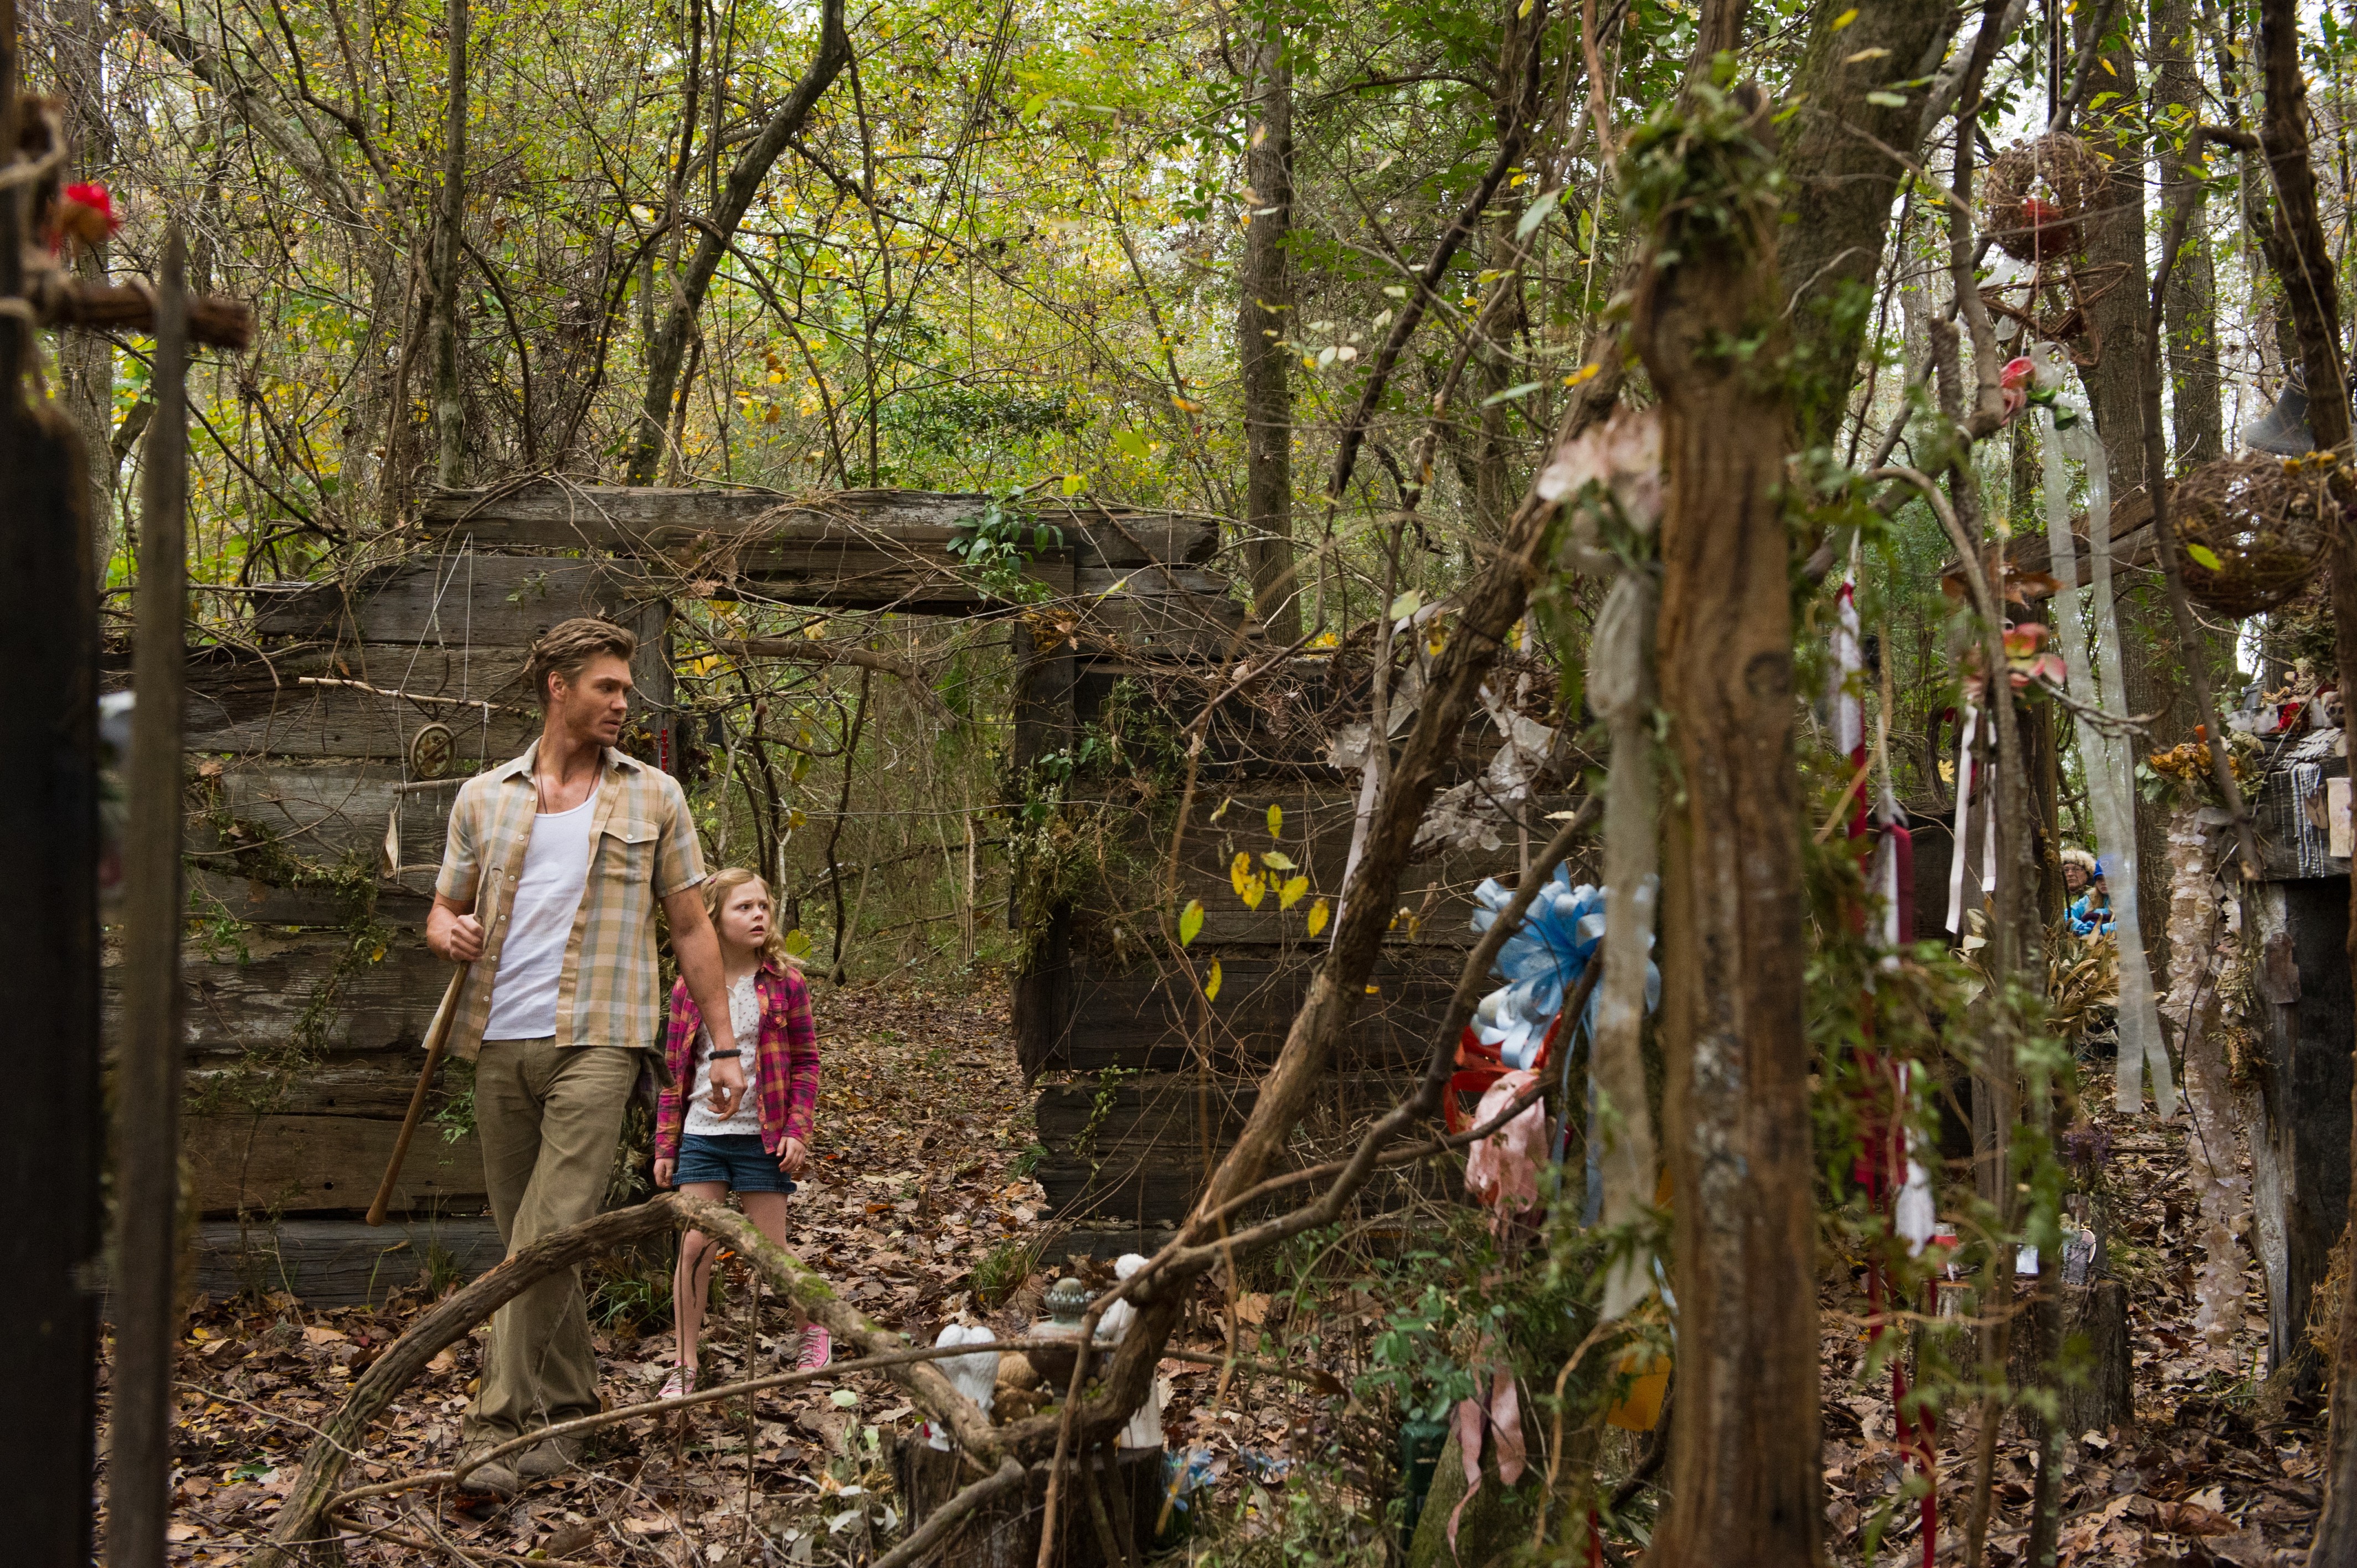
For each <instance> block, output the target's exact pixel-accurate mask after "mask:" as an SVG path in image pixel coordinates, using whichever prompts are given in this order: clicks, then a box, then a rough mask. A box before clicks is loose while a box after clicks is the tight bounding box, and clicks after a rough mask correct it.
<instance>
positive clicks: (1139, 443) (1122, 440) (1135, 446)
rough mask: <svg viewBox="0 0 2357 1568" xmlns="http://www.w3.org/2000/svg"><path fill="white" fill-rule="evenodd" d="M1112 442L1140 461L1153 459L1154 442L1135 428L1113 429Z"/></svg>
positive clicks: (1147, 461)
mask: <svg viewBox="0 0 2357 1568" xmlns="http://www.w3.org/2000/svg"><path fill="white" fill-rule="evenodd" d="M1113 444H1114V446H1117V447H1119V448H1120V449H1121V450H1123V451H1124V452H1126V453H1128V454H1129V455H1130V456H1133V457H1135V458H1136V459H1137V460H1138V461H1139V462H1141V463H1151V462H1152V461H1154V444H1153V443H1152V442H1150V441H1148V440H1146V437H1145V436H1143V435H1139V434H1138V433H1137V432H1136V431H1135V430H1116V431H1114V433H1113Z"/></svg>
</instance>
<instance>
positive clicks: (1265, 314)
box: [1236, 20, 1301, 646]
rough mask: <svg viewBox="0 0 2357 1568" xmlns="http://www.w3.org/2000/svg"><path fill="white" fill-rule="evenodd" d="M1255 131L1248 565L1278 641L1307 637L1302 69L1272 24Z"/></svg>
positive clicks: (1242, 336) (1247, 179) (1244, 306)
mask: <svg viewBox="0 0 2357 1568" xmlns="http://www.w3.org/2000/svg"><path fill="white" fill-rule="evenodd" d="M1252 73H1253V79H1252V84H1251V102H1252V106H1253V121H1254V124H1253V127H1252V131H1251V134H1250V137H1249V139H1248V141H1247V142H1246V144H1245V150H1244V184H1245V186H1246V187H1247V188H1248V194H1247V195H1246V197H1245V199H1246V200H1247V201H1249V202H1250V203H1251V204H1252V205H1251V209H1250V214H1249V220H1248V221H1247V222H1246V224H1245V226H1244V248H1243V260H1242V261H1241V262H1240V263H1238V265H1237V269H1236V369H1237V372H1238V376H1239V379H1240V380H1241V381H1243V403H1244V561H1245V564H1246V566H1247V567H1248V569H1249V570H1250V573H1251V575H1252V590H1253V607H1254V610H1255V611H1256V612H1257V613H1258V614H1259V616H1260V619H1261V624H1262V625H1263V626H1264V627H1265V628H1267V629H1268V635H1269V638H1270V640H1271V641H1273V642H1275V643H1276V644H1278V645H1279V646H1283V645H1286V644H1288V643H1291V642H1293V641H1295V640H1296V639H1298V638H1299V637H1300V636H1301V607H1300V600H1301V595H1300V586H1299V584H1298V583H1297V581H1296V579H1295V576H1294V566H1293V389H1292V375H1291V369H1292V366H1291V361H1292V357H1293V356H1292V351H1291V350H1290V349H1287V348H1286V341H1287V340H1288V339H1290V338H1292V336H1293V328H1294V321H1293V279H1292V276H1291V274H1290V271H1289V269H1288V268H1287V266H1286V234H1287V233H1288V232H1289V231H1291V229H1292V227H1293V66H1292V63H1291V62H1290V61H1289V60H1287V59H1286V54H1285V29H1284V27H1282V26H1281V25H1279V24H1278V23H1277V22H1275V21H1274V20H1271V21H1269V22H1267V23H1265V24H1264V27H1263V31H1262V33H1261V38H1260V45H1259V47H1258V48H1256V49H1255V50H1254V54H1253V61H1252Z"/></svg>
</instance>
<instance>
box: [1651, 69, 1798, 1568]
mask: <svg viewBox="0 0 2357 1568" xmlns="http://www.w3.org/2000/svg"><path fill="white" fill-rule="evenodd" d="M1749 129H1750V132H1751V134H1752V135H1753V136H1754V137H1756V138H1761V139H1764V138H1766V137H1768V136H1769V134H1770V132H1769V121H1768V114H1767V112H1766V109H1765V108H1764V106H1763V107H1762V108H1760V110H1758V111H1757V112H1755V113H1753V115H1752V117H1751V120H1750V123H1749ZM1720 145H1721V146H1724V145H1725V144H1720ZM1743 156H1744V155H1742V154H1740V153H1736V152H1728V153H1725V154H1724V155H1723V157H1724V160H1725V161H1726V162H1728V163H1735V162H1738V161H1739V160H1740V159H1741V158H1742V157H1743ZM1770 156H1771V155H1770V151H1769V148H1768V147H1767V146H1766V145H1760V144H1759V143H1755V145H1753V146H1752V148H1751V151H1750V153H1749V157H1750V158H1751V159H1752V160H1755V161H1756V162H1758V163H1765V162H1766V160H1767V159H1768V158H1769V157H1770ZM1700 161H1701V160H1700V159H1699V158H1696V159H1695V161H1694V163H1693V164H1691V165H1690V167H1694V168H1695V184H1696V185H1697V186H1704V185H1705V182H1706V181H1707V182H1708V183H1707V186H1706V188H1703V189H1701V190H1699V192H1698V194H1697V197H1696V199H1695V205H1697V206H1699V205H1702V204H1705V203H1717V204H1726V203H1730V202H1736V201H1738V200H1740V199H1741V198H1739V197H1738V196H1736V195H1732V194H1729V192H1730V189H1739V188H1742V186H1741V180H1742V175H1743V171H1741V170H1740V169H1738V170H1737V171H1736V173H1735V175H1734V177H1731V178H1728V179H1726V180H1715V179H1710V178H1709V176H1708V174H1707V173H1706V171H1703V170H1701V169H1700V168H1699V167H1698V166H1699V164H1700ZM1758 172H1764V171H1758ZM1735 223H1736V228H1737V234H1736V236H1735V237H1734V238H1731V239H1722V240H1720V241H1718V242H1712V240H1711V239H1710V237H1709V236H1708V235H1706V234H1705V233H1702V232H1700V231H1699V225H1695V226H1693V227H1687V226H1685V225H1684V224H1682V223H1680V222H1679V221H1678V220H1672V222H1671V223H1669V224H1667V225H1663V227H1662V228H1661V229H1660V230H1658V231H1656V232H1655V233H1654V234H1652V236H1651V237H1650V238H1649V241H1648V244H1649V246H1650V248H1651V249H1652V252H1653V253H1654V255H1655V256H1656V257H1659V256H1661V255H1662V254H1663V252H1669V251H1675V252H1676V253H1677V260H1676V262H1675V263H1674V264H1673V265H1670V266H1668V267H1666V268H1664V267H1663V266H1661V265H1659V264H1658V263H1657V264H1655V265H1653V266H1651V267H1648V268H1646V269H1645V270H1644V272H1643V274H1642V281H1641V283H1640V285H1639V290H1638V295H1637V299H1636V308H1635V317H1634V328H1633V338H1634V340H1635V343H1636V346H1637V349H1638V351H1639V353H1640V354H1641V357H1642V358H1643V360H1644V362H1645V368H1646V370H1647V371H1649V372H1650V373H1651V374H1652V380H1653V384H1654V385H1655V387H1656V388H1658V389H1659V390H1660V392H1661V394H1662V407H1663V469H1664V474H1665V477H1666V480H1667V491H1666V494H1667V508H1666V510H1665V512H1664V515H1663V520H1662V540H1661V548H1662V566H1663V578H1662V607H1661V619H1660V654H1659V658H1660V671H1661V684H1662V702H1663V706H1664V707H1665V708H1667V709H1668V710H1669V712H1670V714H1672V720H1671V723H1672V725H1673V734H1674V738H1675V745H1676V747H1677V754H1678V758H1679V763H1680V766H1681V768H1682V772H1683V783H1684V792H1683V799H1682V800H1680V801H1679V803H1677V804H1675V805H1674V806H1673V807H1672V808H1671V810H1670V811H1669V813H1668V815H1667V816H1666V818H1665V821H1664V824H1663V839H1664V843H1665V849H1666V855H1665V865H1664V869H1663V887H1662V929H1663V964H1662V967H1663V977H1662V978H1663V987H1662V991H1663V1048H1664V1051H1665V1054H1666V1055H1667V1057H1668V1059H1669V1082H1668V1087H1667V1091H1666V1094H1665V1097H1664V1115H1663V1125H1664V1130H1665V1136H1664V1140H1663V1141H1664V1143H1665V1144H1666V1145H1667V1153H1668V1155H1669V1165H1670V1172H1671V1185H1672V1188H1673V1191H1674V1195H1675V1196H1674V1200H1673V1201H1674V1206H1675V1210H1676V1247H1675V1251H1676V1255H1677V1293H1678V1305H1679V1313H1680V1318H1679V1344H1680V1351H1679V1364H1678V1421H1677V1425H1676V1429H1675V1431H1674V1434H1673V1437H1672V1443H1671V1458H1670V1475H1671V1479H1670V1482H1669V1492H1670V1496H1671V1498H1672V1501H1671V1504H1670V1508H1669V1511H1668V1513H1667V1514H1666V1516H1665V1517H1664V1518H1663V1520H1662V1522H1661V1525H1660V1527H1659V1529H1658V1530H1657V1531H1656V1533H1655V1535H1654V1538H1653V1551H1652V1553H1651V1554H1649V1556H1648V1561H1649V1562H1653V1563H1663V1564H1684V1563H1752V1564H1761V1565H1775V1564H1785V1563H1794V1564H1813V1563H1820V1562H1822V1561H1823V1560H1824V1545H1823V1533H1824V1506H1823V1497H1822V1490H1823V1479H1822V1477H1821V1474H1820V1472H1819V1469H1818V1427H1817V1400H1818V1380H1819V1369H1818V1365H1817V1353H1818V1347H1817V1316H1816V1284H1815V1273H1814V1268H1813V1259H1814V1257H1815V1240H1814V1236H1815V1219H1814V1213H1813V1207H1812V1196H1811V1187H1810V1179H1811V1172H1810V1157H1811V1155H1810V1123H1809V1102H1808V1074H1809V1069H1810V1057H1809V1047H1808V1041H1807V1037H1806V1034H1805V1032H1804V1029H1803V996H1802V992H1803V983H1802V972H1803V964H1804V962H1805V958H1806V954H1805V952H1804V950H1803V932H1802V927H1801V915H1800V911H1801V908H1802V894H1801V860H1800V841H1799V834H1800V831H1801V830H1800V818H1801V804H1800V786H1799V779H1798V776H1797V773H1796V771H1795V766H1794V760H1793V750H1792V725H1793V709H1794V702H1793V687H1792V682H1793V670H1792V604H1791V589H1790V582H1791V543H1790V541H1789V538H1788V534H1787V530H1786V527H1785V523H1784V518H1783V514H1782V511H1781V506H1780V503H1779V500H1778V496H1779V493H1780V491H1781V488H1782V486H1783V483H1784V455H1785V454H1786V453H1787V452H1788V451H1790V450H1791V445H1792V417H1791V411H1790V409H1789V407H1788V405H1787V404H1786V403H1785V401H1784V396H1783V392H1782V389H1781V384H1780V383H1779V382H1777V381H1774V380H1772V379H1771V378H1770V377H1768V376H1766V375H1755V374H1754V373H1753V372H1752V371H1750V370H1749V368H1748V367H1749V364H1751V363H1753V362H1756V363H1758V364H1760V365H1767V364H1770V363H1772V362H1774V360H1775V359H1776V357H1777V349H1776V347H1775V344H1774V339H1775V338H1778V337H1780V336H1781V328H1780V327H1779V326H1778V325H1777V322H1778V317H1780V315H1781V311H1782V308H1783V305H1784V295H1783V292H1782V289H1781V285H1780V284H1779V282H1778V277H1777V272H1776V268H1775V265H1774V262H1773V253H1774V240H1773V229H1772V227H1771V225H1772V218H1771V217H1770V215H1769V214H1768V213H1766V212H1765V211H1763V210H1760V209H1758V208H1757V207H1753V208H1751V209H1749V210H1748V211H1743V212H1740V213H1738V214H1737V215H1736V218H1735ZM1763 331H1765V332H1766V333H1767V334H1768V335H1769V337H1770V346H1769V347H1767V348H1765V349H1761V350H1760V353H1759V355H1758V357H1757V360H1756V361H1754V360H1746V359H1742V358H1738V357H1733V356H1729V355H1727V353H1726V352H1725V350H1724V349H1723V348H1722V347H1720V345H1723V344H1724V343H1726V342H1727V341H1729V340H1733V339H1747V340H1748V339H1750V338H1755V337H1756V336H1758V335H1759V334H1760V333H1762V332H1763Z"/></svg>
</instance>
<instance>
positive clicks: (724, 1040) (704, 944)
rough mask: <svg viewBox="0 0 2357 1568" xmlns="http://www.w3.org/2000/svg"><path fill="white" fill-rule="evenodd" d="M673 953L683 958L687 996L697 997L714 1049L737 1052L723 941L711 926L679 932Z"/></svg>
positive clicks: (680, 958) (680, 966) (674, 940)
mask: <svg viewBox="0 0 2357 1568" xmlns="http://www.w3.org/2000/svg"><path fill="white" fill-rule="evenodd" d="M672 950H673V951H674V952H676V953H677V954H678V955H679V975H680V978H681V979H682V980H684V981H686V982H687V993H688V994H689V995H690V996H692V997H694V998H695V1009H696V1011H697V1012H699V1013H701V1014H702V1015H704V1026H705V1029H706V1030H708V1031H709V1032H710V1033H711V1036H712V1048H713V1049H714V1050H716V1051H729V1050H735V1049H736V1048H737V1030H736V1026H735V1024H734V1022H733V1021H732V1020H731V1019H730V1018H729V1016H728V982H727V979H726V976H725V975H724V974H723V973H722V972H721V968H720V938H719V937H718V935H717V934H716V933H715V932H714V931H713V929H712V928H711V927H710V926H705V927H703V928H702V929H698V930H692V931H679V932H675V933H673V938H672Z"/></svg>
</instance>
